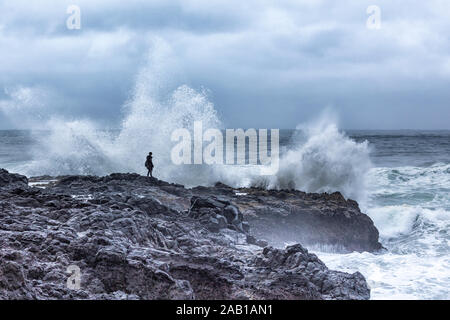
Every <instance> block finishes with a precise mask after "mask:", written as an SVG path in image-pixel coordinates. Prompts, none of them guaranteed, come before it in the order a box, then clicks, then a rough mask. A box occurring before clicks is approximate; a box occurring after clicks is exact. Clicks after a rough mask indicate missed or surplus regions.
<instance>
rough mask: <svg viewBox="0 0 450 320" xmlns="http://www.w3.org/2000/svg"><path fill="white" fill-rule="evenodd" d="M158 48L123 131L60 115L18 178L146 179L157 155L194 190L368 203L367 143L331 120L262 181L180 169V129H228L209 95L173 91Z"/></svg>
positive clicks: (168, 173) (248, 175)
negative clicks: (224, 188) (148, 160)
mask: <svg viewBox="0 0 450 320" xmlns="http://www.w3.org/2000/svg"><path fill="white" fill-rule="evenodd" d="M155 48H156V49H155V50H153V51H152V52H153V54H152V55H151V57H150V59H149V63H148V65H147V66H145V67H144V68H142V70H141V71H140V72H139V74H138V75H137V77H136V84H135V87H134V90H133V93H132V95H131V97H130V99H129V101H127V102H126V103H125V104H124V107H123V108H124V114H125V116H124V119H123V121H122V123H121V126H120V128H119V130H111V131H107V130H106V131H105V130H100V128H99V127H98V126H97V125H96V124H95V123H94V122H93V121H88V120H76V121H66V120H64V119H61V118H60V117H57V116H53V117H52V118H51V119H50V120H47V121H46V122H44V124H45V129H46V130H47V132H46V133H44V134H40V135H37V136H36V137H37V139H38V144H37V147H36V148H35V149H34V150H33V159H34V160H33V161H32V162H30V163H27V164H26V165H24V166H22V167H21V168H17V169H18V171H19V172H22V173H24V174H27V175H46V174H48V175H65V174H95V175H105V174H109V173H112V172H137V173H140V174H145V173H146V171H145V167H144V161H145V157H146V154H147V153H148V152H149V151H152V152H153V154H154V162H155V170H154V175H155V176H157V177H158V178H160V179H163V180H167V181H171V182H176V183H181V184H184V185H186V186H194V185H209V184H213V183H215V182H217V181H222V182H224V183H226V184H229V185H232V186H235V187H244V186H263V187H266V188H296V189H301V190H304V191H308V192H325V191H329V192H331V191H341V192H343V194H344V195H346V196H348V197H353V198H360V197H361V196H362V192H361V191H362V190H364V176H365V172H367V170H368V169H369V168H370V167H371V164H370V159H369V148H368V146H367V143H356V142H354V141H353V140H351V139H350V138H349V137H347V136H346V135H345V134H344V133H342V132H340V131H339V130H338V127H337V125H336V121H334V119H333V117H330V116H329V115H327V114H324V115H322V116H321V118H320V119H319V120H318V121H315V122H313V123H310V124H307V125H300V126H298V127H297V134H296V135H295V136H294V137H293V138H292V139H291V141H290V143H289V145H288V146H287V149H286V152H284V153H283V154H282V156H281V159H280V169H279V172H278V173H277V174H276V175H274V176H260V175H259V170H256V169H257V168H255V167H254V166H253V167H252V166H248V165H247V166H237V165H231V166H230V165H216V166H208V165H182V166H178V165H175V164H173V163H172V161H171V158H170V151H171V148H172V146H173V144H174V143H172V142H171V139H170V138H171V134H172V132H173V131H174V130H175V129H178V128H187V129H189V130H190V131H192V127H193V122H194V121H201V122H202V123H203V127H204V128H205V129H207V128H219V129H223V128H224V125H223V123H222V121H221V120H220V118H219V116H218V113H217V111H216V110H215V108H214V105H213V104H212V103H211V102H210V101H209V100H208V95H207V93H206V92H205V91H197V90H194V89H192V88H190V87H189V86H186V85H182V86H179V87H175V88H174V89H173V90H170V89H168V88H170V84H169V83H170V81H168V80H167V79H168V78H170V77H168V76H167V75H166V71H165V70H168V69H170V66H169V65H168V64H170V63H171V62H170V61H169V60H170V59H168V58H167V57H170V48H168V47H167V46H166V45H164V43H162V44H161V43H160V44H158V45H157V46H156V47H155ZM165 75H166V76H165ZM16 108H17V105H16ZM39 121H40V123H41V124H42V123H43V122H42V120H41V119H39Z"/></svg>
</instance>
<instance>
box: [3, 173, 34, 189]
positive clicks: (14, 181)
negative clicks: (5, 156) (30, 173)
mask: <svg viewBox="0 0 450 320" xmlns="http://www.w3.org/2000/svg"><path fill="white" fill-rule="evenodd" d="M25 186H28V179H27V177H25V176H22V175H20V174H12V173H9V172H8V171H6V170H5V169H0V187H8V188H16V187H25Z"/></svg>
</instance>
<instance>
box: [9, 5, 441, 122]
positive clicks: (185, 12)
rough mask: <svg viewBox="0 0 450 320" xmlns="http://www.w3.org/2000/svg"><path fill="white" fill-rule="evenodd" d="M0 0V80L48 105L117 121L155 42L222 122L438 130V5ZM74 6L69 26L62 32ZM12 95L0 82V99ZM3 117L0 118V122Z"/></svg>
mask: <svg viewBox="0 0 450 320" xmlns="http://www.w3.org/2000/svg"><path fill="white" fill-rule="evenodd" d="M29 2H30V1H24V0H19V1H0V12H2V14H1V17H0V47H1V48H2V50H0V61H2V63H1V64H0V88H14V87H25V88H36V87H39V88H46V90H48V91H49V92H51V93H52V94H51V95H50V96H51V99H49V100H46V101H45V103H46V107H47V108H48V110H49V113H52V112H55V113H56V112H57V113H61V114H64V115H66V116H68V117H87V118H92V119H94V120H96V121H98V122H100V123H102V124H103V125H105V126H113V125H117V124H118V121H119V119H120V116H121V107H122V105H123V103H124V102H125V101H126V99H127V98H129V96H130V92H131V90H132V88H133V86H134V80H135V75H136V74H137V72H138V71H139V70H140V69H141V67H142V66H144V65H145V64H146V63H147V58H148V54H149V51H150V52H151V50H152V44H153V43H154V39H155V38H158V39H162V40H163V41H164V42H165V43H167V44H168V45H169V46H170V47H171V48H172V55H173V57H172V58H173V60H174V61H176V63H174V64H173V65H172V67H173V68H174V69H177V70H178V73H176V74H177V76H176V77H175V78H174V79H172V82H173V83H174V84H178V85H181V84H184V83H187V84H189V85H191V86H193V87H195V88H201V87H202V86H204V87H206V88H209V89H210V90H211V100H212V101H213V102H214V103H215V105H216V107H217V109H218V111H219V113H220V114H221V115H222V117H223V119H224V120H225V122H226V124H227V125H228V126H239V127H250V126H256V127H281V128H289V127H295V126H296V125H297V124H298V123H300V122H303V121H306V120H308V119H309V118H311V117H313V116H314V115H316V114H317V113H319V112H320V111H321V110H322V109H324V108H325V107H332V108H334V109H336V111H337V112H338V114H339V115H340V116H341V120H342V126H344V127H347V128H382V129H388V128H392V129H395V128H425V129H431V128H442V129H450V122H449V121H448V119H450V106H449V101H450V99H449V98H450V94H449V90H448V87H449V84H450V53H449V52H450V50H449V49H450V40H449V38H448V36H447V35H448V31H449V29H450V19H449V18H450V4H449V3H448V1H441V0H430V1H427V2H423V1H418V0H414V1H410V2H408V5H407V6H406V5H405V4H404V3H400V2H397V1H388V0H380V1H376V2H377V5H379V6H380V8H381V18H382V28H381V29H380V30H369V29H367V28H366V20H367V17H368V15H367V14H366V9H367V7H368V6H369V5H372V4H373V1H358V2H355V1H349V0H343V1H339V2H338V1H331V0H329V1H325V0H323V1H319V0H315V1H313V0H304V1H299V0H295V1H294V0H292V1H277V2H274V1H261V0H249V1H224V0H221V1H206V0H205V1H200V0H186V1H138V0H130V1H127V2H124V1H118V0H108V1H106V0H97V1H92V0H91V1H87V0H83V1H75V0H72V1H65V0H64V1H58V2H55V1H39V2H32V3H31V4H30V3H29ZM70 4H76V5H79V6H80V8H81V15H82V28H81V30H67V28H66V27H65V22H66V19H67V17H68V14H67V13H66V9H67V6H68V5H70ZM11 99H12V98H11V96H10V95H8V94H6V93H5V92H3V90H0V106H3V108H5V106H7V104H8V103H9V102H10V101H11ZM7 126H12V124H11V121H10V120H8V119H6V118H5V117H3V118H0V127H7Z"/></svg>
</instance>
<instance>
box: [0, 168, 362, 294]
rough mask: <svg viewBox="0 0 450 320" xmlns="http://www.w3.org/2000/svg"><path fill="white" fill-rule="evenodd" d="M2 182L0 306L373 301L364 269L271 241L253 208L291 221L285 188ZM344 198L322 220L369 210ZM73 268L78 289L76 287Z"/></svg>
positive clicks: (137, 181)
mask: <svg viewBox="0 0 450 320" xmlns="http://www.w3.org/2000/svg"><path fill="white" fill-rule="evenodd" d="M0 175H1V177H2V178H1V179H2V181H7V183H3V184H2V185H1V186H0V226H1V228H0V244H1V246H0V299H367V298H369V289H368V287H367V283H366V281H365V279H364V277H363V276H362V275H361V274H359V273H355V274H346V273H342V272H336V271H331V270H329V269H328V268H327V267H326V266H325V265H324V264H323V263H322V262H321V261H320V260H319V259H318V258H317V257H316V256H315V255H314V254H311V253H309V252H308V250H307V249H305V248H304V247H303V246H301V245H300V244H298V245H295V246H291V247H288V248H286V249H277V248H274V247H271V246H270V241H269V243H268V242H267V241H264V240H262V239H264V238H266V236H270V234H264V235H263V236H260V235H259V233H260V230H258V229H255V228H254V226H255V225H256V226H258V224H256V223H254V222H255V220H251V219H255V217H253V216H252V215H251V214H250V212H249V210H253V209H255V208H256V207H255V206H256V205H255V203H258V205H261V206H266V209H267V210H271V211H276V210H279V211H278V213H279V214H280V215H275V217H277V218H279V217H280V216H281V217H285V218H286V217H287V216H288V215H286V214H284V213H283V211H282V209H283V207H282V206H281V205H280V203H281V202H280V201H281V200H278V199H279V198H278V196H277V194H276V193H272V192H266V191H264V192H265V193H264V194H257V195H253V194H252V192H256V193H258V192H263V191H257V190H253V191H248V190H247V192H248V193H249V196H248V197H247V196H246V199H243V198H240V197H238V196H236V197H235V196H234V191H233V190H232V189H231V188H229V187H227V186H222V185H219V186H218V188H219V190H218V192H217V194H214V188H206V187H203V188H194V189H185V188H184V187H183V186H180V185H174V184H169V183H167V182H164V181H160V180H157V179H155V178H147V177H141V176H139V175H136V174H113V175H110V176H107V177H93V176H85V177H84V176H68V177H61V178H53V180H59V182H55V183H54V184H52V185H49V186H48V187H47V189H37V188H32V187H28V186H27V185H26V178H24V177H22V176H17V175H11V174H9V173H7V172H5V171H1V173H0ZM11 186H12V187H11ZM230 191H231V192H230ZM281 197H282V198H283V199H284V201H287V199H291V198H292V199H297V200H298V199H300V200H302V201H304V203H303V207H305V206H306V202H307V201H313V200H311V198H304V197H303V196H302V195H301V194H293V193H291V192H285V194H284V195H282V196H281ZM258 199H259V200H258ZM261 199H262V200H261ZM266 199H270V200H271V201H272V200H273V202H270V201H267V202H265V201H266ZM280 199H281V198H280ZM314 201H315V203H316V205H317V206H319V205H320V206H322V205H324V204H326V203H327V202H326V201H325V200H324V198H323V197H318V200H314ZM327 201H328V200H327ZM344 201H345V200H343V199H341V198H339V197H338V196H337V195H334V196H332V198H330V199H329V204H328V206H323V207H322V211H321V212H320V213H318V215H319V214H320V215H325V216H328V215H331V213H328V211H327V210H331V211H330V212H332V211H333V208H336V210H337V209H339V208H347V211H346V212H347V213H352V214H354V215H357V214H361V213H357V210H356V207H355V204H354V203H351V202H349V201H346V202H344ZM244 203H246V204H247V206H244V205H243V204H244ZM292 205H293V203H292ZM297 205H298V206H302V204H301V202H299V204H297ZM311 205H314V204H313V203H311ZM345 205H347V207H345ZM339 210H340V209H339ZM339 210H337V211H336V213H335V214H334V215H335V216H339V217H341V216H344V217H345V215H344V214H341V213H339V212H338V211H339ZM352 210H353V211H352ZM261 212H265V211H264V210H263V211H261ZM261 212H256V217H260V218H259V219H262V217H263V215H259V216H258V214H261ZM324 212H326V213H324ZM264 219H266V223H267V224H268V225H269V226H271V227H272V228H274V227H273V225H272V220H271V219H272V218H270V217H266V218H264ZM342 219H344V218H342ZM345 219H347V220H343V221H346V222H347V223H350V224H351V223H352V221H353V220H352V219H353V215H350V218H345ZM247 221H248V222H247ZM252 221H253V222H252ZM291 223H293V222H292V221H291ZM341 223H342V224H344V222H341ZM274 229H275V228H274ZM369 231H370V230H369ZM269 240H270V239H269ZM258 246H260V247H264V249H260V248H259V247H258ZM73 265H75V266H77V267H79V270H80V273H81V274H80V276H81V283H80V288H79V289H76V288H75V289H74V288H69V287H68V286H67V279H68V277H69V274H68V273H67V268H68V267H69V266H73Z"/></svg>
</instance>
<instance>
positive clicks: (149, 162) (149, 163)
mask: <svg viewBox="0 0 450 320" xmlns="http://www.w3.org/2000/svg"><path fill="white" fill-rule="evenodd" d="M145 167H146V168H147V170H148V172H147V177H148V176H149V175H150V177H152V178H153V175H152V172H153V155H152V153H151V152H150V153H149V154H148V156H147V160H146V161H145Z"/></svg>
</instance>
